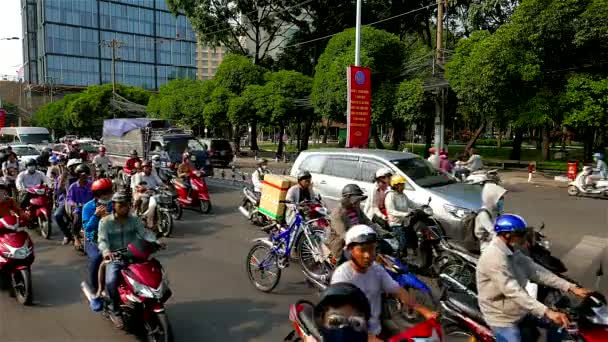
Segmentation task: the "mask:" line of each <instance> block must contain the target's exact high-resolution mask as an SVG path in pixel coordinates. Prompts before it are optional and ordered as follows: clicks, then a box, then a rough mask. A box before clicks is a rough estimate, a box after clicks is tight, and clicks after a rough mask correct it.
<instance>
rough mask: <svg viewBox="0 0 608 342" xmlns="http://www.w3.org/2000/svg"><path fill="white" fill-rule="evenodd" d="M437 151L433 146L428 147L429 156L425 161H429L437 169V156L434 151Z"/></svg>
mask: <svg viewBox="0 0 608 342" xmlns="http://www.w3.org/2000/svg"><path fill="white" fill-rule="evenodd" d="M436 152H437V151H435V148H434V147H431V148H429V157H428V158H427V161H428V162H429V163H431V165H433V167H434V168H436V169H438V168H439V156H438V155H437V153H436Z"/></svg>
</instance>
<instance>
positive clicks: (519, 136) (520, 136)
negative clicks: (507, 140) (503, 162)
mask: <svg viewBox="0 0 608 342" xmlns="http://www.w3.org/2000/svg"><path fill="white" fill-rule="evenodd" d="M523 142H524V131H523V129H521V128H518V129H516V130H515V139H513V149H512V150H511V155H510V156H509V159H511V160H521V144H522V143H523Z"/></svg>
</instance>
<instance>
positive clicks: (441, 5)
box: [435, 0, 447, 160]
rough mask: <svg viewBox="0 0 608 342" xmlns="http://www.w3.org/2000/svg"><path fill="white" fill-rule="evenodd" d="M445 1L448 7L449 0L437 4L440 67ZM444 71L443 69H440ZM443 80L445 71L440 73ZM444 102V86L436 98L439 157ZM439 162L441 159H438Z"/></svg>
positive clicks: (442, 137) (437, 151)
mask: <svg viewBox="0 0 608 342" xmlns="http://www.w3.org/2000/svg"><path fill="white" fill-rule="evenodd" d="M444 1H445V5H447V0H439V1H438V3H437V39H436V42H437V51H436V54H435V60H436V63H437V64H438V65H439V66H443V63H444V55H443V13H444V12H443V10H444ZM440 69H442V70H443V68H440ZM440 75H442V78H443V71H442V72H441V73H440ZM444 102H445V89H444V88H443V86H440V87H438V89H437V97H436V98H435V154H436V155H437V156H438V154H439V150H440V149H441V148H443V146H444V141H443V139H444V132H445V130H444V124H445V117H444ZM437 160H439V158H437Z"/></svg>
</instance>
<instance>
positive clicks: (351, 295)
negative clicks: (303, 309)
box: [314, 282, 371, 320]
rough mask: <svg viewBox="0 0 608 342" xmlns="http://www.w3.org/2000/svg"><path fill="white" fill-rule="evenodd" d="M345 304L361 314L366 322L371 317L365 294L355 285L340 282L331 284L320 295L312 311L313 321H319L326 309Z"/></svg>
mask: <svg viewBox="0 0 608 342" xmlns="http://www.w3.org/2000/svg"><path fill="white" fill-rule="evenodd" d="M345 304H350V305H352V306H354V307H355V308H357V309H358V310H359V311H361V312H363V314H364V315H365V319H366V320H368V319H369V317H370V316H371V308H370V305H369V301H368V300H367V296H366V295H365V293H363V291H361V289H359V288H358V287H357V286H356V285H353V284H351V283H346V282H342V283H335V284H331V285H330V286H329V287H327V288H326V289H325V291H323V293H321V299H320V300H319V303H318V304H317V305H316V306H315V309H314V313H315V320H319V319H321V317H322V316H323V314H324V313H325V311H326V310H327V308H328V307H331V306H333V307H339V306H342V305H345Z"/></svg>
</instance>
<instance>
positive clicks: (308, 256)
mask: <svg viewBox="0 0 608 342" xmlns="http://www.w3.org/2000/svg"><path fill="white" fill-rule="evenodd" d="M311 233H312V234H311V236H310V240H312V243H313V245H316V246H311V245H310V243H309V242H308V239H306V236H304V234H301V235H300V239H299V240H298V245H297V250H298V260H299V261H300V266H301V267H302V272H304V274H306V275H307V276H311V277H313V278H315V279H319V278H320V277H322V276H328V275H329V274H330V273H331V269H330V268H329V267H328V265H327V263H325V262H318V261H316V260H315V258H314V255H315V254H322V253H323V251H322V250H317V249H319V248H322V247H321V244H322V243H323V237H324V235H325V233H324V232H323V231H321V230H312V231H311ZM328 280H329V279H328Z"/></svg>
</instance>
